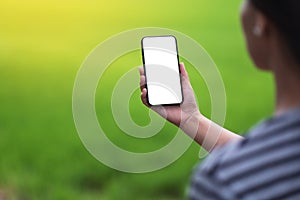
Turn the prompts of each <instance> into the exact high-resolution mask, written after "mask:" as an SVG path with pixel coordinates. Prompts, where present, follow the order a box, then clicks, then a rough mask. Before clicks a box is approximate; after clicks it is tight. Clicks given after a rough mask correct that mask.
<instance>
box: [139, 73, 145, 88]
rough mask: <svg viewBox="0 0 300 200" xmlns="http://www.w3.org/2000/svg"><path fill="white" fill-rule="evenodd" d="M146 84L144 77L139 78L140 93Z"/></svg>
mask: <svg viewBox="0 0 300 200" xmlns="http://www.w3.org/2000/svg"><path fill="white" fill-rule="evenodd" d="M145 84H146V77H145V76H144V75H141V76H140V89H141V91H143V89H144V88H145V86H146V85H145Z"/></svg>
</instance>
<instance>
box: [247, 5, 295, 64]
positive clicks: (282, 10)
mask: <svg viewBox="0 0 300 200" xmlns="http://www.w3.org/2000/svg"><path fill="white" fill-rule="evenodd" d="M250 2H251V3H252V4H253V5H254V7H256V8H257V9H258V10H260V11H261V12H262V13H263V14H264V15H265V16H266V17H267V18H268V19H269V20H271V21H272V22H273V24H274V25H275V26H276V27H277V29H278V30H279V31H280V32H281V33H282V35H283V37H284V39H285V41H286V42H287V44H288V46H289V48H290V50H291V52H292V54H294V57H295V58H296V60H297V61H298V63H300V22H299V20H300V0H250Z"/></svg>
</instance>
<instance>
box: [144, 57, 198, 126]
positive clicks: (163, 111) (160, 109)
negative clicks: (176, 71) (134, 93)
mask: <svg viewBox="0 0 300 200" xmlns="http://www.w3.org/2000/svg"><path fill="white" fill-rule="evenodd" d="M139 71H140V88H141V92H142V93H141V99H142V102H143V104H144V105H146V106H147V107H149V108H151V109H152V110H154V111H155V112H157V113H158V114H159V115H161V116H162V117H163V118H165V119H167V120H168V121H169V122H171V123H173V124H175V125H176V126H178V127H179V126H180V127H181V126H183V125H184V124H185V123H186V122H187V121H188V119H189V118H191V117H192V116H195V115H196V116H201V114H200V112H199V109H198V106H197V103H196V100H195V95H194V91H193V88H192V86H191V84H190V80H189V77H188V74H187V72H186V70H185V67H184V64H183V63H181V64H180V71H181V81H182V91H183V97H184V101H183V103H182V104H181V105H178V106H152V107H151V106H150V105H149V104H148V102H147V89H146V88H145V84H146V83H145V74H144V69H143V67H140V68H139Z"/></svg>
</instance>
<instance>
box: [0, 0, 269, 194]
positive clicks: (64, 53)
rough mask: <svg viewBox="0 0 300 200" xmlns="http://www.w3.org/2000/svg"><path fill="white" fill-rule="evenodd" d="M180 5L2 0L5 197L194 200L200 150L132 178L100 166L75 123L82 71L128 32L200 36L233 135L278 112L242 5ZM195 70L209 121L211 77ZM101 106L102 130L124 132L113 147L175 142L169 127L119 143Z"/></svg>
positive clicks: (1, 185) (196, 0) (0, 126)
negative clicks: (220, 85)
mask: <svg viewBox="0 0 300 200" xmlns="http://www.w3.org/2000/svg"><path fill="white" fill-rule="evenodd" d="M175 2H176V1H171V0H167V1H159V0H154V1H151V3H150V2H147V1H145V2H144V1H137V0H129V1H101V0H100V1H96V0H87V1H81V0H73V1H71V0H52V1H37V0H27V1H17V0H1V6H0V19H1V20H0V24H1V28H0V51H1V53H0V199H1V200H2V199H24V200H25V199H43V200H53V199H73V200H75V199H182V198H184V197H185V191H186V188H187V185H188V182H189V178H190V175H191V173H192V170H193V167H194V166H195V165H196V163H198V162H201V160H199V159H198V152H199V149H200V147H198V146H197V145H196V144H193V145H192V146H191V147H190V148H189V149H188V151H187V152H186V153H185V154H184V155H183V156H182V157H181V158H180V159H179V160H177V161H176V162H175V163H173V164H172V165H170V166H168V167H166V168H164V169H162V170H159V171H156V172H152V173H147V174H128V173H122V172H118V171H116V170H113V169H110V168H109V167H106V166H105V165H103V164H101V163H100V162H98V161H97V160H96V159H94V158H93V157H92V156H91V155H90V154H89V153H88V152H87V150H86V149H85V147H84V146H83V144H82V143H81V141H80V139H79V136H78V134H77V131H76V128H75V125H74V122H73V116H72V90H73V83H74V80H75V77H76V73H77V71H78V70H79V68H80V65H81V63H82V62H83V61H84V59H85V58H86V57H87V55H88V54H89V52H90V51H91V50H92V49H93V48H95V46H96V45H98V44H99V43H101V42H102V41H104V40H105V39H106V38H108V37H110V36H112V35H114V34H117V33H119V32H122V31H125V30H128V29H133V28H138V27H149V26H151V27H164V28H170V29H174V30H177V31H180V32H183V33H185V34H187V35H188V36H190V37H192V38H193V39H195V40H196V41H198V42H199V43H200V44H201V45H202V46H203V47H204V48H205V49H206V50H207V51H208V52H209V54H210V55H211V57H212V58H213V59H214V61H215V63H216V64H217V66H218V68H219V70H220V72H221V75H222V78H223V80H224V83H225V87H226V94H227V115H226V123H225V127H226V128H229V129H230V130H233V131H235V132H238V133H241V134H243V133H244V132H245V131H246V130H247V129H249V128H250V127H251V126H253V125H254V124H255V123H257V122H258V121H259V120H261V119H262V118H263V117H266V116H268V115H270V114H271V113H272V110H273V107H274V105H273V104H270V102H273V95H274V91H273V90H274V87H273V83H272V77H271V76H270V75H269V74H267V73H264V72H260V71H258V70H257V69H255V68H254V67H253V65H252V63H251V61H250V59H249V57H248V55H247V52H246V48H245V44H244V40H243V35H242V31H241V28H240V22H239V7H240V4H241V1H240V0H232V1H209V0H193V1H180V2H179V3H175ZM179 48H180V47H179ZM182 48H183V47H182ZM139 56H140V54H139V53H138V52H137V53H135V54H132V55H128V57H126V56H123V57H122V58H120V60H118V61H116V62H115V63H113V65H114V66H115V68H114V69H115V71H113V70H112V71H110V73H109V76H110V78H112V80H113V79H114V76H115V78H116V77H117V76H119V74H118V73H117V72H118V67H119V68H121V67H124V66H125V65H126V67H127V68H128V69H130V66H132V67H135V66H136V65H133V64H136V63H135V62H133V61H132V60H137V59H138V60H140V64H141V58H140V57H139ZM137 57H138V58H137ZM123 65H124V66H123ZM132 67H131V68H132ZM187 70H188V72H189V73H190V77H191V82H192V85H193V88H194V90H195V92H196V95H197V97H198V99H199V101H200V102H199V104H200V108H201V110H202V112H203V113H204V114H205V115H208V116H209V113H210V100H209V94H208V91H207V89H206V86H205V85H204V82H203V81H201V77H198V76H197V75H194V74H195V73H193V72H195V70H194V69H193V67H191V66H189V65H187ZM114 74H115V75H114ZM117 74H118V75H117ZM137 75H138V72H137ZM109 83H110V82H109V81H108V82H107V84H106V86H104V88H102V89H103V92H101V91H98V92H97V96H96V103H97V102H98V100H97V99H99V95H104V96H105V94H106V93H107V94H109V93H110V92H111V91H110V90H111V85H110V84H109ZM111 84H113V81H111ZM137 84H138V83H137ZM99 90H100V89H99ZM100 93H101V94H100ZM131 105H134V106H131V108H132V109H131V111H132V116H133V119H134V120H135V121H136V122H137V123H139V124H144V125H145V124H147V123H149V118H148V116H147V109H146V108H145V107H144V106H143V105H142V104H141V102H140V99H139V93H138V92H137V93H136V94H135V95H133V97H132V100H131ZM96 107H97V112H98V113H97V114H101V115H102V117H103V116H104V117H103V118H104V120H103V121H100V123H104V124H106V126H107V127H110V128H111V129H112V130H115V132H113V133H111V134H112V135H111V137H112V138H113V141H114V142H115V143H117V144H118V145H119V146H120V147H123V148H127V149H128V150H134V149H138V150H139V151H146V150H149V149H150V150H153V149H155V148H156V147H160V146H163V144H162V141H168V140H170V138H172V132H174V130H176V129H175V128H174V127H173V126H171V125H170V124H168V125H167V126H166V127H165V128H164V129H163V132H161V133H160V136H159V137H155V138H153V139H151V140H147V141H144V142H143V141H141V140H133V139H132V140H131V139H130V138H125V139H119V140H118V138H120V137H118V134H122V133H121V132H120V131H119V132H118V130H117V128H116V127H115V124H114V122H113V121H112V120H111V119H110V118H109V116H111V111H110V109H109V108H107V107H104V106H103V105H102V104H101V103H97V105H96ZM100 112H102V113H100ZM106 115H107V118H105V116H106ZM141 134H142V133H141Z"/></svg>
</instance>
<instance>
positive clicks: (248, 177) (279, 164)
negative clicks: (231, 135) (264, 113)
mask: <svg viewBox="0 0 300 200" xmlns="http://www.w3.org/2000/svg"><path fill="white" fill-rule="evenodd" d="M188 196H189V199H191V200H198V199H201V200H214V199H228V200H235V199H245V200H248V199H249V200H250V199H251V200H252V199H253V200H272V199H296V200H298V199H300V109H296V110H292V111H289V112H288V113H286V114H284V115H282V116H278V117H273V118H271V119H268V120H266V121H264V122H263V123H261V124H260V125H258V126H257V127H255V128H254V129H252V130H250V131H249V133H248V134H247V136H246V137H245V139H243V140H240V141H235V142H231V143H229V144H227V145H225V146H224V147H222V148H220V149H216V150H215V151H214V152H212V153H211V155H210V156H209V157H208V158H207V159H206V160H205V161H204V163H203V164H202V165H201V166H198V167H197V168H196V170H195V172H194V174H193V176H192V181H191V185H190V189H189V194H188Z"/></svg>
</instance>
